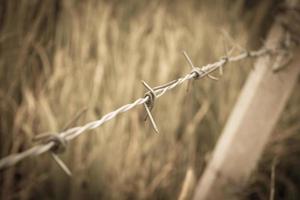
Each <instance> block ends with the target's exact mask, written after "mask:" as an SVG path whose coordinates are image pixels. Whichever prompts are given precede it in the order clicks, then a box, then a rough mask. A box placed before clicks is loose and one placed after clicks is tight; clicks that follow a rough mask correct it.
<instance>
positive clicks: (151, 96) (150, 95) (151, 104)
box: [141, 80, 159, 133]
mask: <svg viewBox="0 0 300 200" xmlns="http://www.w3.org/2000/svg"><path fill="white" fill-rule="evenodd" d="M141 82H142V84H143V85H144V86H145V88H147V89H148V90H149V92H147V93H146V94H145V97H148V100H147V101H146V102H145V103H144V107H145V109H146V113H147V116H148V117H149V119H150V122H151V125H152V127H153V129H154V131H155V132H156V133H159V130H158V128H157V125H156V123H155V121H154V119H153V116H152V114H151V110H152V108H153V107H154V101H155V98H156V94H155V91H154V90H153V89H152V88H151V87H150V86H149V85H148V84H147V83H146V82H145V81H143V80H142V81H141ZM146 119H147V118H146Z"/></svg>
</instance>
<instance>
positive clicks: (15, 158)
mask: <svg viewBox="0 0 300 200" xmlns="http://www.w3.org/2000/svg"><path fill="white" fill-rule="evenodd" d="M274 52H275V50H274V49H273V50H271V49H266V48H262V49H259V50H257V51H247V52H244V53H241V54H239V55H237V56H234V57H227V56H226V57H223V58H222V59H220V60H219V61H217V62H215V63H212V64H207V65H205V66H202V67H195V69H193V70H192V71H191V72H190V73H188V74H186V75H185V76H183V77H181V78H178V79H175V80H173V81H170V82H168V83H166V84H164V85H161V86H157V87H154V88H153V90H154V92H155V95H156V98H159V97H161V96H162V95H164V94H165V93H166V92H167V91H169V90H172V89H173V88H175V87H177V86H180V85H181V84H183V83H184V82H186V81H189V80H191V79H194V78H197V79H201V78H203V77H205V76H206V75H208V74H210V73H212V72H213V71H215V70H216V69H218V68H220V67H223V66H224V65H225V64H226V63H229V62H237V61H240V60H243V59H245V58H249V57H261V56H265V55H268V54H272V53H274ZM224 58H225V59H224ZM195 70H197V71H195ZM195 72H196V73H195ZM148 98H149V96H145V97H143V98H139V99H137V100H135V101H134V102H133V103H129V104H126V105H123V106H121V107H120V108H118V109H116V110H114V111H112V112H110V113H107V114H106V115H104V116H103V117H101V118H100V119H99V120H96V121H92V122H89V123H87V124H85V125H83V126H78V127H73V128H70V129H67V130H65V131H63V132H60V133H58V135H59V137H62V138H64V139H65V140H66V141H70V140H73V139H75V138H76V137H78V136H79V135H81V134H82V133H84V132H86V131H88V130H92V129H96V128H97V127H100V126H101V125H102V124H104V123H105V122H108V121H110V120H112V119H113V118H115V117H117V116H118V115H119V114H121V113H124V112H127V111H129V110H131V109H133V108H134V107H136V106H138V105H141V104H144V103H145V102H147V101H148V100H149V99H148ZM55 145H56V144H55V142H54V141H49V142H47V143H44V144H39V145H36V146H33V147H31V148H30V149H28V150H25V151H23V152H20V153H16V154H11V155H9V156H7V157H4V158H2V159H1V160H0V170H3V169H6V168H8V167H11V166H14V165H16V164H17V163H19V162H20V161H22V160H24V159H25V158H28V157H33V156H38V155H41V154H43V153H45V152H48V151H51V149H52V148H53V147H54V146H55Z"/></svg>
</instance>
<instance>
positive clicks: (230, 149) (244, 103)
mask: <svg viewBox="0 0 300 200" xmlns="http://www.w3.org/2000/svg"><path fill="white" fill-rule="evenodd" d="M282 38H283V29H282V28H281V27H280V26H279V25H274V26H273V28H272V30H271V32H270V34H269V36H268V39H267V44H266V46H267V47H274V46H276V45H278V44H279V42H280V41H281V40H282ZM297 53H298V55H300V54H299V51H297V52H294V59H293V62H292V63H291V64H290V65H289V66H287V67H286V68H284V69H283V70H281V71H279V72H278V73H274V72H273V70H272V65H273V63H274V58H272V57H270V56H266V57H262V58H259V59H258V60H257V62H256V65H255V68H254V70H253V71H252V72H251V74H250V75H249V78H248V80H247V82H246V84H245V86H244V88H243V89H242V92H241V94H240V97H239V99H238V101H237V103H236V105H235V107H234V109H233V111H232V113H231V115H230V117H229V119H228V122H227V124H226V126H225V128H224V130H223V133H222V135H221V136H220V139H219V141H218V142H217V144H216V147H215V150H214V152H213V155H212V159H211V161H210V163H209V164H208V166H207V168H206V170H205V171H204V173H203V176H202V178H201V179H200V181H199V183H198V185H197V187H196V191H195V195H194V200H219V199H220V200H221V199H236V198H237V197H236V193H237V192H238V189H239V188H240V187H241V186H243V185H244V183H245V182H246V180H247V178H248V177H249V175H250V173H251V172H252V170H253V169H255V167H256V164H257V162H258V160H259V158H260V156H261V155H262V152H263V150H264V147H265V145H266V143H267V141H268V138H269V137H270V134H271V132H272V130H273V128H274V126H275V125H276V123H277V121H278V119H279V117H280V114H281V112H282V111H283V109H284V106H285V104H286V102H287V100H288V98H289V96H290V94H291V92H292V89H293V87H294V86H295V84H296V82H297V78H298V75H299V72H300V56H297Z"/></svg>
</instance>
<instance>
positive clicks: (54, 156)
mask: <svg viewBox="0 0 300 200" xmlns="http://www.w3.org/2000/svg"><path fill="white" fill-rule="evenodd" d="M51 157H52V158H53V160H54V161H55V162H56V164H57V165H58V166H59V167H60V168H61V169H62V170H63V171H64V172H65V173H66V174H67V175H68V176H72V172H71V171H70V170H69V168H68V167H67V165H66V164H65V163H64V162H63V161H62V160H61V159H60V158H59V157H58V155H56V154H55V153H51Z"/></svg>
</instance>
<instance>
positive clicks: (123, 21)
mask: <svg viewBox="0 0 300 200" xmlns="http://www.w3.org/2000/svg"><path fill="white" fill-rule="evenodd" d="M270 2H271V1H266V3H261V5H260V6H259V7H258V8H256V9H254V10H253V11H251V12H249V13H247V12H246V13H243V9H244V8H243V5H242V4H241V3H238V1H237V2H232V3H230V4H228V3H227V4H226V3H225V2H223V3H222V2H219V1H213V2H209V1H201V2H196V1H187V2H185V1H174V2H173V1H151V2H147V1H134V0H129V1H126V2H118V1H111V2H108V1H94V0H88V1H82V2H81V1H75V0H74V1H72V0H63V1H51V0H45V1H43V3H41V2H39V1H20V2H18V1H6V3H3V4H2V8H3V9H4V10H5V12H2V15H1V16H0V20H1V21H0V24H1V26H0V52H1V53H0V81H1V85H0V98H1V101H0V102H1V104H0V111H1V115H0V124H1V125H0V141H1V142H0V153H1V156H5V155H8V154H10V153H14V152H19V151H22V150H24V149H27V148H28V147H30V146H31V145H32V144H33V143H32V138H33V137H34V136H35V135H37V134H39V133H44V132H58V131H61V130H62V129H63V128H64V126H65V125H66V124H67V123H68V122H69V121H70V120H71V119H72V118H74V116H75V114H76V113H77V112H79V111H80V110H82V109H85V108H87V111H86V112H85V113H84V115H82V117H81V118H80V120H78V122H76V125H81V124H85V123H87V122H90V121H93V120H96V119H98V118H100V117H101V116H103V115H104V114H106V113H108V112H110V111H112V110H114V109H116V108H118V107H119V106H122V105H124V104H126V103H129V102H132V101H134V100H135V99H137V98H139V97H141V96H143V95H144V92H145V90H144V88H143V86H142V84H141V82H140V80H145V81H146V82H147V83H149V84H150V85H151V86H156V85H160V84H162V83H165V82H167V81H170V80H173V79H175V78H178V77H180V76H182V75H184V74H186V73H188V72H189V71H190V67H189V66H188V63H186V61H185V59H184V57H183V56H182V53H181V52H182V51H183V50H186V51H187V52H188V54H189V55H190V57H191V58H192V60H193V62H194V63H195V64H196V65H197V66H201V65H204V64H207V63H210V62H214V61H216V60H217V59H219V58H220V57H222V56H224V55H225V53H226V52H227V50H226V49H231V48H233V51H232V54H237V53H238V52H240V51H241V49H240V46H242V47H245V48H254V47H257V46H259V45H260V44H261V43H262V41H261V38H262V35H261V33H263V32H265V31H266V30H261V27H262V26H264V23H263V22H265V21H264V20H265V16H267V14H268V13H267V11H266V10H268V9H267V8H269V6H270ZM242 13H243V14H242ZM249 43H251V45H248V44H249ZM251 64H252V61H245V62H241V63H236V64H230V65H228V66H226V68H224V74H223V75H222V77H221V78H220V80H219V81H213V80H211V79H203V80H199V81H194V82H193V83H191V84H190V85H189V86H188V85H187V84H184V85H182V86H181V87H180V88H177V89H175V90H172V91H171V92H168V93H167V94H166V95H165V96H164V97H162V98H160V99H159V100H158V101H157V102H156V105H155V108H154V110H153V115H154V118H155V120H156V122H157V124H158V126H159V130H160V134H156V133H154V131H153V130H152V127H151V125H150V123H149V122H148V121H147V122H144V120H143V118H144V115H145V110H144V109H143V107H142V106H141V107H139V108H137V109H134V110H132V111H130V112H128V113H126V114H122V115H121V116H119V117H117V118H116V119H114V120H112V121H110V122H108V123H107V124H105V125H104V126H102V127H100V128H98V129H96V130H94V131H90V132H87V133H86V134H83V135H82V136H80V137H79V138H78V139H76V140H74V141H72V142H71V143H69V145H68V149H67V152H66V153H64V154H63V155H62V156H61V157H62V158H63V160H64V161H65V162H66V164H67V165H68V166H69V167H70V169H71V171H72V173H73V177H72V178H69V177H67V176H66V175H65V174H64V173H63V172H62V171H61V170H60V169H59V168H58V167H57V165H56V164H55V162H54V161H53V160H51V159H50V156H49V155H48V154H47V155H43V156H41V157H38V158H33V159H29V160H27V161H25V162H23V163H22V164H20V165H18V166H17V167H16V168H12V169H10V170H7V171H5V172H4V173H3V172H1V173H0V185H1V187H0V191H1V197H0V198H2V199H83V198H87V199H177V198H179V197H180V196H181V199H184V198H183V196H184V195H183V194H182V193H181V188H182V185H183V182H184V178H185V176H186V174H190V177H191V178H190V179H189V180H190V181H189V185H190V187H191V188H192V189H191V191H190V192H187V194H185V195H187V199H189V197H190V195H191V194H192V190H193V188H194V185H195V180H197V179H198V178H199V177H200V174H201V172H202V171H203V169H204V167H205V165H206V163H207V161H208V160H209V157H210V152H211V150H212V149H213V146H214V144H215V142H216V140H217V138H218V136H219V134H220V132H221V131H222V127H223V126H224V124H225V122H226V119H227V116H228V114H229V113H230V110H231V109H232V106H233V105H234V102H235V100H236V98H237V95H238V94H239V91H240V88H241V86H242V84H243V82H244V81H245V79H246V75H247V73H248V72H249V71H250V70H251ZM215 75H216V76H219V74H218V73H216V74H215ZM298 86H299V84H298ZM299 98H300V97H299V92H295V94H294V95H293V98H292V99H291V102H290V103H289V106H288V108H287V109H286V111H285V113H284V115H283V118H282V120H281V123H280V124H279V125H278V128H277V130H276V131H275V132H276V133H275V136H276V137H274V138H273V139H274V140H272V141H271V142H270V146H269V147H268V149H267V151H266V153H265V154H266V155H265V156H264V158H263V159H262V161H261V164H260V165H259V168H258V171H257V172H256V173H255V174H254V175H253V177H252V178H251V181H250V182H249V187H248V188H247V189H246V190H245V192H244V196H245V198H246V199H251V198H252V199H253V198H254V199H265V198H267V197H268V195H269V185H270V180H269V175H270V167H271V163H272V159H273V157H274V155H280V159H279V164H278V168H279V169H281V168H282V170H281V174H282V176H280V175H278V177H282V179H279V180H278V181H279V184H282V186H281V188H282V192H281V193H280V194H279V192H280V191H279V192H278V195H283V196H284V197H287V196H288V198H289V199H296V198H297V197H299V195H300V194H298V193H299V191H298V188H297V185H296V183H297V181H299V180H294V179H291V178H290V177H291V175H289V173H288V172H287V171H288V169H290V167H291V166H293V167H295V168H296V167H297V166H299V165H300V163H299V161H297V158H296V155H297V152H298V151H300V148H299V147H298V148H297V145H298V144H299V139H300V137H299V136H298V137H297V136H296V133H297V132H299V129H300V127H299V123H298V121H299V116H300V109H299ZM291 143H292V144H291ZM281 157H283V159H281ZM281 161H282V162H281ZM281 163H282V164H281ZM291 172H292V173H297V171H296V170H291ZM297 175H298V176H297ZM297 175H292V177H297V178H299V177H300V175H299V174H297ZM298 183H299V182H298ZM287 194H288V195H287Z"/></svg>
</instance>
